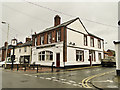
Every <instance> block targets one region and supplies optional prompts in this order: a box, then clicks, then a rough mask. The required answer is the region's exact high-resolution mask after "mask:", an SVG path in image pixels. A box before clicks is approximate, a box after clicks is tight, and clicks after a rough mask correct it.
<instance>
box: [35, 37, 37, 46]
mask: <svg viewBox="0 0 120 90" xmlns="http://www.w3.org/2000/svg"><path fill="white" fill-rule="evenodd" d="M36 45H37V37H36V38H35V46H36Z"/></svg>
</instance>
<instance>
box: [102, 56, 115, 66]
mask: <svg viewBox="0 0 120 90" xmlns="http://www.w3.org/2000/svg"><path fill="white" fill-rule="evenodd" d="M101 64H102V66H115V65H116V60H115V57H112V56H109V57H107V58H106V59H102V62H101Z"/></svg>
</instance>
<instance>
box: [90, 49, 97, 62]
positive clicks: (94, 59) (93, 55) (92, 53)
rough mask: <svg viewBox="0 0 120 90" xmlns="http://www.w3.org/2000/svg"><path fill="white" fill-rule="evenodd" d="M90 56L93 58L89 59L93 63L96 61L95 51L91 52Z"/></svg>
mask: <svg viewBox="0 0 120 90" xmlns="http://www.w3.org/2000/svg"><path fill="white" fill-rule="evenodd" d="M89 55H90V56H91V58H89V59H91V61H96V58H95V51H91V50H90V51H89Z"/></svg>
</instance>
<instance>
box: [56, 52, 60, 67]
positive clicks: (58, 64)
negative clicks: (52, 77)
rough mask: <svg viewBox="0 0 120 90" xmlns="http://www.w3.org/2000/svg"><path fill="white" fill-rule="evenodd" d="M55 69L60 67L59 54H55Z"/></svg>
mask: <svg viewBox="0 0 120 90" xmlns="http://www.w3.org/2000/svg"><path fill="white" fill-rule="evenodd" d="M56 67H60V53H56Z"/></svg>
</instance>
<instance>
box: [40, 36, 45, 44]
mask: <svg viewBox="0 0 120 90" xmlns="http://www.w3.org/2000/svg"><path fill="white" fill-rule="evenodd" d="M40 43H41V45H43V44H44V36H41V37H40Z"/></svg>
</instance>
